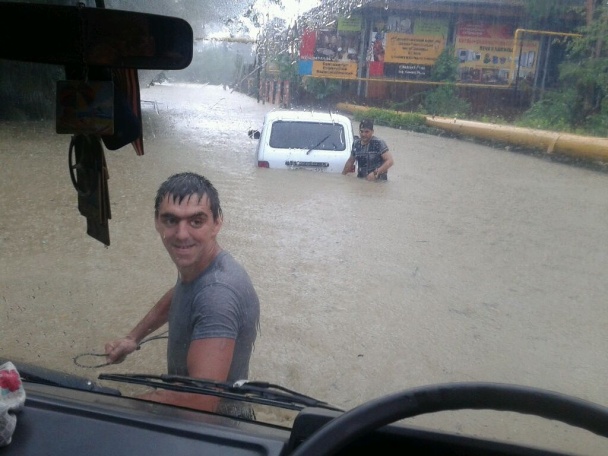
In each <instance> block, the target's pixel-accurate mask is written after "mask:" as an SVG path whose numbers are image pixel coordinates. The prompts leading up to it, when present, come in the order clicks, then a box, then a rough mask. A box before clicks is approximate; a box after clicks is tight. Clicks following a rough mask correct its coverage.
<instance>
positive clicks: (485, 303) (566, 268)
mask: <svg viewBox="0 0 608 456" xmlns="http://www.w3.org/2000/svg"><path fill="white" fill-rule="evenodd" d="M142 100H143V110H144V129H145V137H144V142H145V148H146V153H145V155H144V156H143V157H137V156H136V154H135V152H134V150H133V149H132V148H131V147H130V146H128V147H124V148H122V149H120V150H117V151H106V159H107V162H108V167H109V172H110V180H109V187H110V199H111V207H112V216H113V217H112V220H111V221H110V237H111V246H110V247H109V248H106V247H105V246H103V245H102V244H100V243H99V242H97V241H95V240H93V239H92V238H89V237H88V236H86V234H85V233H86V221H85V219H84V218H83V217H81V216H80V215H79V214H78V211H77V208H76V192H75V190H74V189H73V187H72V185H71V182H70V178H69V174H68V144H69V137H68V136H66V135H56V134H54V127H53V125H52V124H50V123H11V124H2V125H0V188H1V191H2V198H1V199H0V214H1V215H2V217H0V258H1V260H0V261H1V262H0V315H1V317H0V321H1V322H2V329H1V334H2V344H0V346H1V347H2V349H1V352H2V355H3V356H9V357H14V358H15V359H17V358H22V359H26V360H29V361H36V362H38V363H40V364H41V365H43V366H46V367H54V368H59V369H61V370H65V371H69V372H71V373H74V374H78V375H84V376H90V377H91V378H92V379H94V378H95V377H96V375H97V374H98V373H99V370H91V369H82V368H79V367H78V366H76V365H75V364H74V363H73V360H72V358H73V357H74V356H76V355H78V354H80V353H84V352H100V351H102V350H103V345H104V343H105V342H106V341H108V340H110V339H113V338H116V337H119V336H123V335H124V334H126V333H127V332H128V331H129V330H130V329H131V328H132V326H133V325H134V324H135V323H137V322H138V321H139V319H140V318H141V317H142V316H143V314H144V313H145V312H146V311H147V310H148V309H149V308H150V306H151V305H153V304H154V303H155V302H156V300H157V299H158V298H159V297H160V295H161V294H162V293H163V292H164V291H166V289H168V288H169V287H170V286H172V284H173V283H174V282H175V279H176V273H175V269H174V266H173V265H172V263H171V261H170V259H169V258H168V256H167V254H166V252H165V251H164V248H163V247H162V245H161V243H160V241H159V239H158V235H157V233H156V232H155V230H154V224H153V200H154V194H155V192H156V189H157V187H158V185H159V184H160V183H161V182H162V181H163V180H164V179H165V178H167V177H168V176H169V175H171V174H173V173H175V172H180V171H195V172H199V173H202V174H204V175H205V176H207V177H208V178H209V179H210V180H211V181H212V182H213V183H214V184H215V186H216V187H217V188H218V191H219V193H220V198H221V200H222V206H223V210H224V215H225V223H224V226H223V229H222V232H221V233H220V243H221V245H222V246H223V247H224V248H225V249H227V250H229V251H230V252H231V253H232V254H233V255H234V256H235V257H236V258H237V259H238V260H240V261H241V262H242V263H243V264H244V265H245V266H246V268H247V270H248V271H249V273H250V275H251V277H252V279H253V282H254V284H255V286H256V288H257V290H258V294H259V297H260V301H261V305H262V321H261V335H260V337H259V339H258V342H257V344H256V347H255V351H254V355H253V359H252V372H251V379H256V380H267V381H271V382H273V383H278V384H282V385H284V386H286V387H288V388H291V389H295V390H298V391H301V392H303V393H305V394H308V395H312V396H314V397H317V398H318V399H322V400H326V401H328V402H330V403H332V404H334V405H337V406H340V407H343V408H350V407H354V406H355V405H357V404H359V403H361V402H363V401H365V400H368V399H371V398H375V397H378V396H381V395H383V394H386V393H390V392H394V391H398V390H401V389H404V388H410V387H416V386H421V385H425V384H432V383H443V382H455V381H492V382H502V383H516V384H521V385H530V386H536V387H542V388H546V389H550V390H555V391H559V392H562V393H566V394H571V395H575V396H578V397H581V398H584V399H587V400H591V401H594V402H599V403H602V404H604V405H608V392H607V390H606V379H607V378H608V359H607V357H606V353H608V338H606V332H607V330H608V309H607V303H608V301H607V300H606V296H608V268H607V265H608V242H606V232H607V228H608V198H607V195H608V174H606V173H601V172H597V171H592V170H588V169H582V168H577V167H572V166H567V165H563V164H558V163H554V162H551V161H549V160H544V159H539V158H537V157H531V156H527V155H524V154H516V153H513V152H508V151H506V150H498V149H492V148H489V147H485V146H482V145H477V144H473V143H470V142H465V141H458V140H454V139H446V138H439V137H435V136H428V135H423V134H416V133H412V132H406V131H399V130H394V129H390V128H386V127H381V126H378V127H376V135H377V136H379V137H381V138H383V139H384V140H385V141H386V142H387V143H388V145H389V148H390V150H391V151H392V153H393V156H394V158H395V166H394V167H393V168H392V169H391V170H390V172H389V182H387V183H385V184H377V183H368V182H365V181H362V180H359V179H357V178H355V177H354V176H352V175H350V176H342V175H340V174H337V175H335V174H323V173H317V172H309V171H296V170H293V171H279V170H266V169H259V168H257V167H256V166H255V158H254V155H255V144H256V141H255V140H253V139H250V138H249V137H248V136H247V131H248V129H249V128H252V127H260V126H261V123H262V119H263V115H264V113H265V112H267V111H268V110H270V109H272V108H273V107H274V106H272V105H268V104H262V103H257V102H256V100H255V99H251V98H249V97H246V96H244V95H242V94H238V93H231V92H230V91H224V90H222V89H221V87H211V86H194V85H188V86H187V85H160V86H159V85H157V86H153V87H150V88H145V89H142ZM165 369H166V366H165V358H164V343H163V342H162V341H155V342H150V343H149V344H146V345H144V346H142V349H141V350H140V351H138V352H136V353H134V354H133V355H132V356H131V357H130V358H129V359H127V361H125V362H124V363H123V364H121V365H118V366H111V367H109V368H105V370H104V371H106V372H121V373H122V372H153V373H161V372H163V371H164V370H165ZM109 386H112V387H115V386H116V385H115V384H112V385H109ZM410 422H413V423H415V424H416V425H420V426H425V427H432V426H438V427H441V428H445V429H448V430H451V431H456V432H465V433H474V434H478V435H490V436H496V437H499V438H503V439H508V440H511V441H517V440H520V439H523V440H526V441H530V442H532V443H535V444H538V445H555V446H557V447H558V448H561V449H562V450H565V451H581V452H584V453H587V454H606V453H607V452H608V444H606V442H604V440H603V439H600V438H598V437H595V436H593V435H592V434H590V433H587V432H585V431H580V430H577V429H574V428H570V427H567V426H561V425H557V424H556V423H554V422H546V421H544V420H540V419H538V420H537V419H531V418H530V419H528V418H525V417H522V416H521V415H516V414H510V413H502V412H501V413H499V412H479V411H478V412H448V413H443V414H437V415H430V416H428V417H422V418H416V419H414V420H410Z"/></svg>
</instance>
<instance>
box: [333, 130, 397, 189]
mask: <svg viewBox="0 0 608 456" xmlns="http://www.w3.org/2000/svg"><path fill="white" fill-rule="evenodd" d="M359 134H360V139H357V140H355V142H354V144H353V150H352V151H351V154H350V157H349V159H348V160H347V161H346V164H345V165H344V169H343V170H342V174H348V173H352V172H353V171H354V169H355V167H354V165H355V161H356V162H357V166H358V171H357V177H361V178H365V179H367V180H368V181H376V180H382V181H385V180H387V171H388V169H389V168H390V167H391V166H393V156H392V155H391V153H390V152H389V150H388V146H387V145H386V143H385V142H384V141H383V140H382V139H380V138H377V137H375V136H374V123H373V122H372V121H371V120H370V119H364V120H362V121H361V124H359Z"/></svg>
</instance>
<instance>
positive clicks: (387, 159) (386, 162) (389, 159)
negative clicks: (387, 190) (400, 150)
mask: <svg viewBox="0 0 608 456" xmlns="http://www.w3.org/2000/svg"><path fill="white" fill-rule="evenodd" d="M380 156H381V157H382V160H383V161H382V164H381V165H380V166H379V167H378V168H377V169H376V172H377V173H378V174H384V173H385V172H387V171H388V169H389V168H390V167H391V166H393V163H394V161H393V156H392V155H391V153H390V152H389V151H388V150H386V151H385V152H384V153H383V154H382V155H380Z"/></svg>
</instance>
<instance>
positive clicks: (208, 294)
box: [105, 173, 260, 411]
mask: <svg viewBox="0 0 608 456" xmlns="http://www.w3.org/2000/svg"><path fill="white" fill-rule="evenodd" d="M222 222H223V216H222V210H221V207H220V201H219V196H218V194H217V190H216V189H215V188H214V187H213V185H212V184H211V182H209V181H208V180H207V179H206V178H204V177H203V176H200V175H198V174H194V173H181V174H176V175H173V176H171V177H170V178H169V179H167V181H165V182H164V183H163V184H162V185H161V186H160V188H159V189H158V192H157V194H156V201H155V225H156V230H157V231H158V233H159V234H160V236H161V239H162V242H163V245H164V246H165V248H166V249H167V252H168V253H169V256H170V257H171V259H172V260H173V262H174V263H175V266H176V267H177V271H178V280H177V284H176V285H175V287H173V288H171V289H170V290H169V291H168V292H166V293H165V294H164V295H163V297H162V298H161V299H160V300H159V301H158V302H157V303H156V304H155V305H154V307H152V309H151V310H150V311H149V312H148V313H147V314H146V315H145V316H144V318H143V319H142V320H141V321H140V322H139V323H138V324H137V325H136V326H135V328H133V329H132V330H131V332H130V333H129V334H128V335H127V336H126V337H123V338H121V339H117V340H114V341H112V342H108V343H107V344H106V346H105V351H106V357H107V360H108V362H110V363H117V362H121V361H122V360H124V358H125V357H126V356H127V355H128V354H130V353H132V352H133V351H135V350H136V349H137V347H138V346H139V344H140V343H141V341H142V340H143V339H144V337H146V336H147V335H148V334H150V333H152V332H153V331H155V330H156V329H158V328H160V327H161V326H162V325H164V324H165V323H169V343H168V346H167V362H168V369H169V373H170V374H178V375H185V376H189V377H195V378H202V379H207V380H213V381H218V382H224V381H230V382H233V381H236V380H242V379H247V377H248V375H249V359H250V357H251V352H252V350H253V344H254V342H255V339H256V335H257V330H258V326H259V318H260V303H259V301H258V297H257V294H256V292H255V289H254V288H253V285H252V283H251V280H250V278H249V276H248V275H247V272H246V271H245V269H244V268H243V267H242V266H241V265H240V264H239V263H237V262H236V260H235V259H234V258H233V257H232V256H231V255H230V254H229V253H228V252H225V251H224V250H222V248H221V247H220V246H219V244H218V242H217V234H218V233H219V231H220V229H221V227H222ZM139 397H140V398H143V399H147V400H151V401H155V402H162V403H167V404H173V405H179V406H183V407H189V408H195V409H199V410H209V411H216V410H218V406H219V405H220V402H219V398H217V397H213V396H203V395H197V394H190V393H181V392H175V391H168V390H161V389H159V390H155V391H153V392H150V393H145V394H143V395H141V396H139ZM220 409H221V410H222V411H227V410H231V408H229V407H228V408H227V407H226V404H225V402H222V404H221V407H220Z"/></svg>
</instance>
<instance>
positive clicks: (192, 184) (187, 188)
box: [154, 172, 223, 220]
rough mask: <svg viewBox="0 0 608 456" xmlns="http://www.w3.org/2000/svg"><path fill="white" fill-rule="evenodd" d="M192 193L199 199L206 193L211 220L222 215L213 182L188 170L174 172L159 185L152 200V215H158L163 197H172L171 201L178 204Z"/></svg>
mask: <svg viewBox="0 0 608 456" xmlns="http://www.w3.org/2000/svg"><path fill="white" fill-rule="evenodd" d="M192 195H197V196H198V198H199V201H200V200H201V199H202V198H203V196H205V195H207V198H208V199H209V207H210V209H211V213H212V214H213V220H217V219H218V218H221V217H222V216H223V215H222V208H221V206H220V197H219V195H218V193H217V190H216V189H215V187H214V186H213V184H212V183H211V182H209V180H208V179H207V178H206V177H203V176H201V175H200V174H196V173H189V172H186V173H178V174H174V175H173V176H171V177H169V178H168V179H167V180H166V181H165V182H163V183H162V184H161V185H160V187H159V188H158V191H157V192H156V199H155V200H154V215H155V216H156V217H158V210H159V208H160V204H161V203H162V201H163V200H164V199H165V197H167V196H169V197H172V198H173V202H177V204H180V203H181V202H182V201H183V200H184V199H185V198H188V197H190V196H192Z"/></svg>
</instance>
